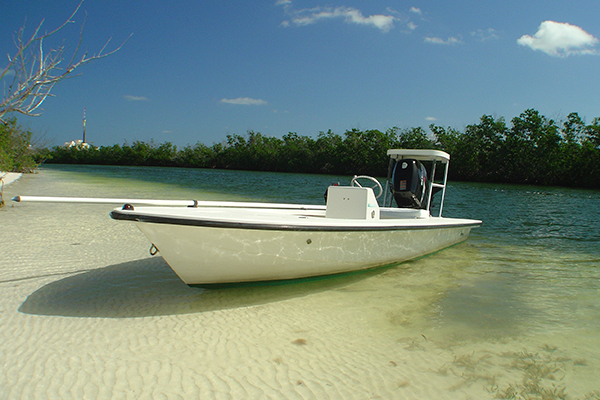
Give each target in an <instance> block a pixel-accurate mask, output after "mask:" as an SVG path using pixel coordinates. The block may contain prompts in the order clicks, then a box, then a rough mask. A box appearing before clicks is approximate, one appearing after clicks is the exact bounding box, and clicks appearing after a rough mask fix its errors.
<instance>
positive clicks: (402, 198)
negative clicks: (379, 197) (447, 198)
mask: <svg viewBox="0 0 600 400" xmlns="http://www.w3.org/2000/svg"><path fill="white" fill-rule="evenodd" d="M392 182H393V184H394V186H393V191H392V193H393V194H394V199H396V204H398V207H400V208H426V207H427V204H426V199H425V192H426V187H427V171H426V170H425V167H424V166H423V164H421V162H419V161H417V160H408V159H407V160H398V162H396V165H395V166H394V176H393V178H392Z"/></svg>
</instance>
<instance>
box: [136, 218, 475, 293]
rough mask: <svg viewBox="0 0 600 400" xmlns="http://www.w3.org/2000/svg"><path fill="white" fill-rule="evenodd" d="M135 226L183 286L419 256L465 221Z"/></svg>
mask: <svg viewBox="0 0 600 400" xmlns="http://www.w3.org/2000/svg"><path fill="white" fill-rule="evenodd" d="M136 223H137V226H138V227H139V229H140V230H141V231H142V232H143V233H144V234H145V235H146V237H147V238H148V239H149V240H150V241H151V242H152V243H153V244H154V245H155V247H156V248H157V249H158V250H159V251H160V254H161V255H162V257H163V258H164V259H165V261H166V262H167V263H168V264H169V265H170V266H171V268H172V269H173V271H174V272H175V273H176V274H177V275H178V276H179V277H180V278H181V279H182V280H183V281H184V282H185V283H187V284H188V285H199V284H222V283H232V282H252V281H269V280H286V279H298V278H306V277H313V276H320V275H330V274H338V273H344V272H352V271H359V270H363V269H368V268H373V267H376V266H380V265H386V264H390V263H396V262H402V261H406V260H410V259H413V258H416V257H420V256H423V255H426V254H429V253H432V252H435V251H438V250H441V249H443V248H446V247H448V246H451V245H453V244H456V243H458V242H461V241H463V240H466V239H467V237H468V235H469V232H470V230H471V228H472V227H473V226H471V225H469V224H455V225H445V226H423V227H415V226H413V227H395V228H389V229H365V230H358V229H355V230H342V231H335V230H324V229H316V230H310V228H309V229H302V230H293V229H292V230H290V229H281V230H278V229H244V228H231V227H210V226H194V225H182V224H165V223H149V222H141V221H139V220H138V222H136Z"/></svg>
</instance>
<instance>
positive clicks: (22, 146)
mask: <svg viewBox="0 0 600 400" xmlns="http://www.w3.org/2000/svg"><path fill="white" fill-rule="evenodd" d="M31 136H32V133H31V131H29V130H26V129H24V128H23V127H22V126H20V125H17V119H16V118H10V119H8V120H7V121H6V124H3V123H1V122H0V171H14V172H31V171H33V169H34V168H35V167H36V166H37V165H38V162H37V159H36V153H35V151H34V150H33V149H32V148H31Z"/></svg>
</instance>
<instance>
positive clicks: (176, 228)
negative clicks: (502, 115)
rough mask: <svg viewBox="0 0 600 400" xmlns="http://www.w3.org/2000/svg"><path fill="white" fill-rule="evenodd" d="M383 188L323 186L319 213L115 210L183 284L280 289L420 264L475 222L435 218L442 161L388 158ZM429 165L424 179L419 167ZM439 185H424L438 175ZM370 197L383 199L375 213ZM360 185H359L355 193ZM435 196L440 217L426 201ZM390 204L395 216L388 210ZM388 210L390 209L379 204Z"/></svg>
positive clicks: (265, 207) (245, 207)
mask: <svg viewBox="0 0 600 400" xmlns="http://www.w3.org/2000/svg"><path fill="white" fill-rule="evenodd" d="M388 155H389V156H390V158H391V159H390V171H389V173H388V180H387V182H386V184H385V189H383V188H382V186H381V185H380V184H379V182H378V181H377V180H376V179H374V178H371V177H365V176H362V177H354V179H353V180H352V182H351V186H330V187H329V188H328V189H327V196H326V197H327V201H326V202H327V204H326V205H323V206H319V205H295V204H269V203H237V202H222V203H220V202H204V203H201V204H200V203H199V202H195V204H192V205H191V206H188V207H161V206H155V207H138V206H135V205H131V204H126V205H125V206H123V207H122V208H118V209H115V210H113V211H112V212H111V213H110V216H111V217H112V218H113V219H116V220H123V221H132V222H134V223H135V224H136V225H137V226H138V228H139V229H140V230H141V231H142V232H143V233H144V234H145V235H146V237H147V238H148V239H149V240H150V242H151V243H152V245H153V249H154V250H155V251H156V250H158V251H159V252H160V254H161V256H162V257H163V258H164V259H165V261H166V262H167V263H168V264H169V265H170V266H171V268H172V269H173V271H175V273H176V274H177V275H178V276H179V277H180V278H181V279H182V280H183V281H184V282H185V283H187V284H188V285H197V284H199V285H202V284H223V283H233V282H254V281H271V280H287V279H298V278H306V277H314V276H321V275H331V274H338V273H344V272H351V271H359V270H364V269H369V268H373V267H377V266H382V265H387V264H391V263H397V262H402V261H406V260H409V259H413V258H416V257H420V256H423V255H426V254H429V253H432V252H435V251H438V250H441V249H443V248H445V247H448V246H451V245H453V244H456V243H458V242H461V241H463V240H466V239H467V237H468V235H469V232H470V230H471V229H472V228H474V227H478V226H479V225H480V224H481V221H478V220H470V219H453V218H442V216H441V213H442V206H443V200H444V196H445V191H446V181H447V176H448V164H449V159H450V156H449V155H448V154H447V153H444V152H442V151H437V150H389V151H388ZM423 163H426V164H427V163H428V164H429V171H427V169H426V168H425V167H424V166H423ZM438 165H441V166H443V167H444V168H443V171H441V172H442V174H441V175H442V178H441V182H439V183H438V182H435V180H434V179H431V180H428V179H427V176H428V175H429V176H431V177H435V176H437V174H438V173H439V172H440V171H439V169H438V170H437V171H436V169H437V168H438ZM363 179H364V180H367V181H372V182H373V183H374V184H375V189H377V192H378V193H377V195H378V196H380V195H381V194H382V193H385V194H386V196H385V197H384V199H383V206H380V205H379V204H378V201H377V199H376V195H375V192H374V190H373V188H371V187H362V186H361V184H360V182H361V180H363ZM363 185H364V184H363ZM438 191H441V199H440V201H439V205H438V207H439V209H438V215H437V216H432V215H431V209H432V204H433V202H432V200H433V197H434V193H435V192H438ZM392 198H393V199H395V200H396V203H397V204H398V205H400V206H401V207H398V208H392V207H390V203H391V202H392ZM386 203H388V204H387V205H386Z"/></svg>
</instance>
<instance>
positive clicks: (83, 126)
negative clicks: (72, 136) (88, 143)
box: [83, 107, 85, 143]
mask: <svg viewBox="0 0 600 400" xmlns="http://www.w3.org/2000/svg"><path fill="white" fill-rule="evenodd" d="M83 143H85V107H84V108H83Z"/></svg>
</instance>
